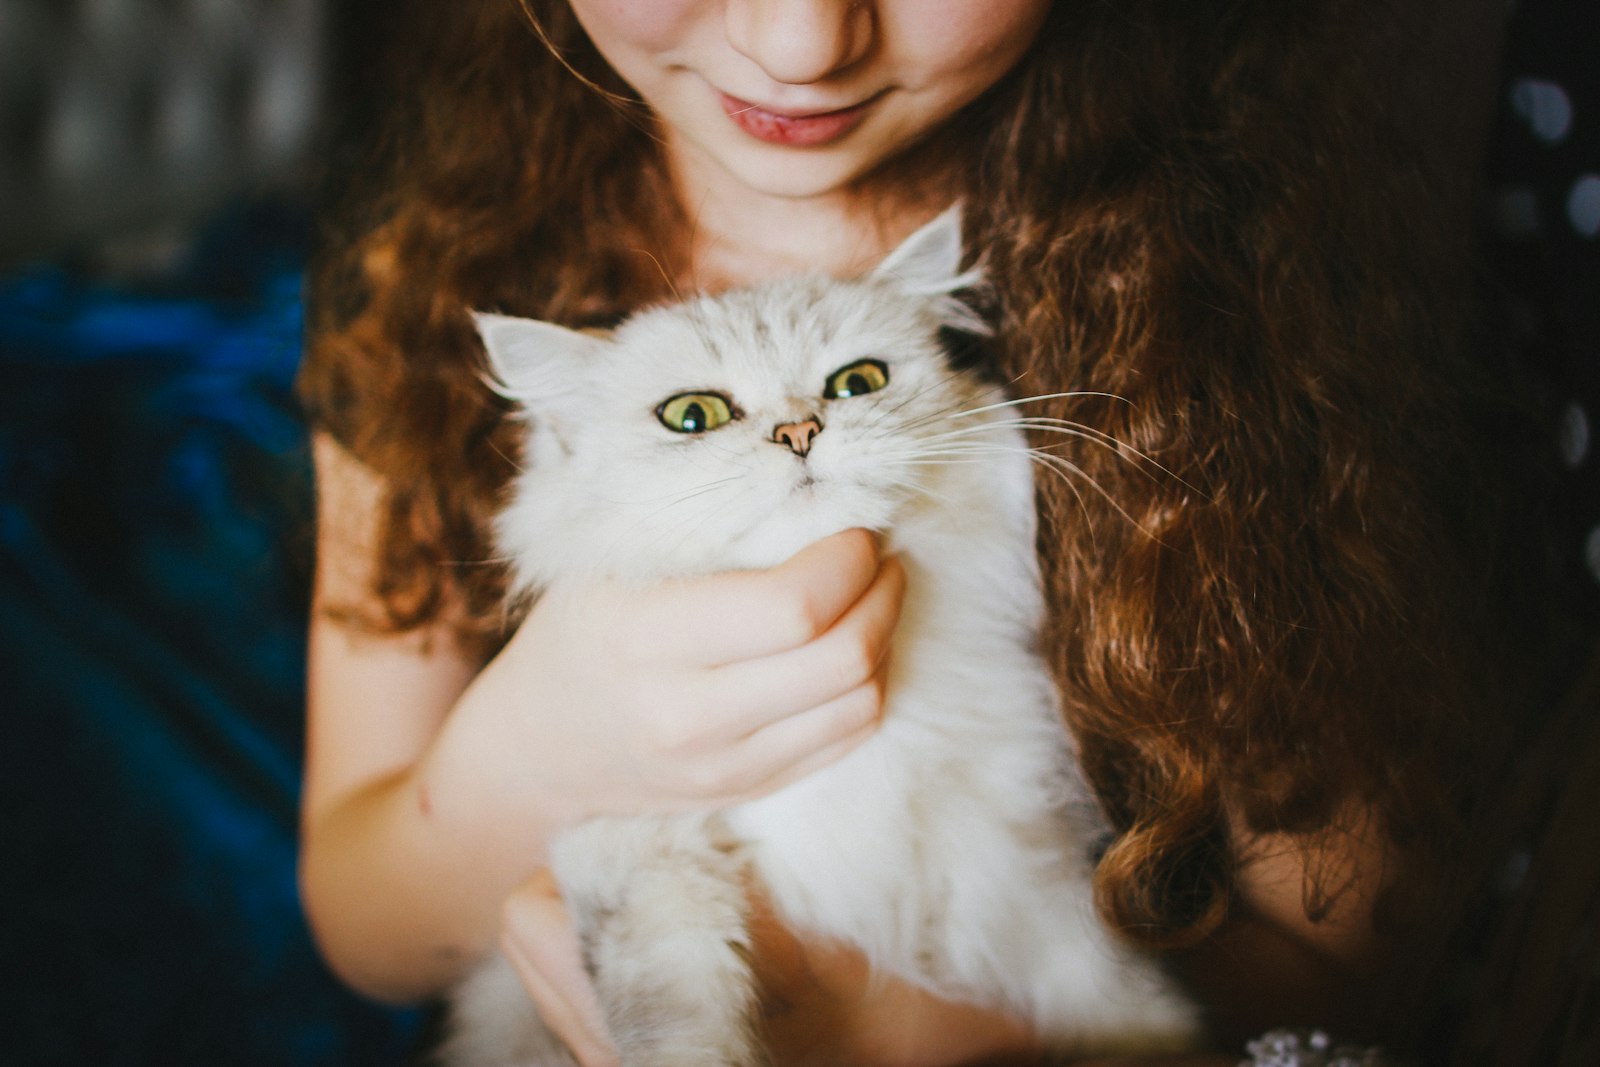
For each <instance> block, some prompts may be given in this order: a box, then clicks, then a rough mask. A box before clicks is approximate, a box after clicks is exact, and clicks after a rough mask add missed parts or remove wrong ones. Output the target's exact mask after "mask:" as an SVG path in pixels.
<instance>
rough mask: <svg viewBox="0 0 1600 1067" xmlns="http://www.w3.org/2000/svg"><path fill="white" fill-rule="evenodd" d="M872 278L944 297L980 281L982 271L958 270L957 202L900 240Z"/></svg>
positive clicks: (959, 257)
mask: <svg viewBox="0 0 1600 1067" xmlns="http://www.w3.org/2000/svg"><path fill="white" fill-rule="evenodd" d="M872 277H874V278H879V279H882V280H884V281H888V282H891V283H893V284H894V285H895V287H896V288H898V289H900V290H902V291H904V292H907V293H910V294H911V295H913V296H944V295H946V294H949V293H953V292H956V291H957V290H960V289H971V288H972V287H973V286H975V285H977V284H978V283H979V282H981V281H982V280H983V272H982V271H981V270H979V269H978V268H976V267H974V268H972V269H971V270H967V271H963V270H962V269H961V204H960V202H959V201H958V202H957V203H954V204H951V205H950V206H949V207H947V208H945V209H944V210H943V211H942V212H940V213H939V215H938V217H937V218H935V219H934V220H933V221H932V222H929V223H927V224H926V225H924V226H923V227H922V228H921V229H919V230H918V231H917V232H916V233H914V234H912V235H911V236H910V237H907V238H906V239H905V240H904V241H902V242H901V243H900V247H899V248H896V249H895V250H894V251H893V252H890V253H889V255H888V257H887V258H885V259H884V261H883V262H882V263H880V264H878V266H877V268H876V269H875V270H873V272H872Z"/></svg>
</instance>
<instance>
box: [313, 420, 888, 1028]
mask: <svg viewBox="0 0 1600 1067" xmlns="http://www.w3.org/2000/svg"><path fill="white" fill-rule="evenodd" d="M315 458H316V466H317V480H318V490H319V518H318V538H317V542H318V545H317V547H318V565H317V575H316V582H315V592H314V598H313V603H314V610H315V614H314V616H313V619H312V623H311V638H310V642H311V647H310V663H309V681H308V708H309V712H308V714H309V723H308V743H307V757H306V781H305V792H304V797H303V802H302V831H301V832H302V853H301V868H300V878H301V885H302V893H303V897H304V900H305V905H306V911H307V915H308V917H309V919H310V921H311V925H312V928H313V930H314V932H315V934H316V936H317V939H318V942H319V944H320V946H321V948H322V951H323V953H324V955H325V956H326V957H327V959H328V962H329V963H330V964H331V965H332V967H333V968H334V970H335V971H336V972H337V973H339V974H340V975H341V976H342V977H343V978H345V979H346V980H347V981H348V982H349V983H350V984H352V985H354V986H355V987H356V988H358V989H361V990H363V991H365V992H367V993H369V994H371V995H374V996H377V997H380V998H384V999H392V1000H410V999H414V998H418V997H422V996H427V995H431V994H435V993H438V992H439V991H441V990H442V989H443V988H444V987H445V986H447V985H448V984H449V983H450V982H451V981H453V980H454V979H456V978H458V977H459V976H460V975H461V974H462V972H463V970H464V969H465V968H466V967H467V966H468V965H469V964H470V963H471V962H472V961H473V960H476V959H478V958H479V957H481V956H482V955H483V954H484V953H485V952H486V951H487V950H488V948H489V947H490V946H491V945H492V944H494V942H495V940H496V938H497V936H498V934H499V933H500V931H501V928H502V925H503V923H502V912H503V909H504V908H505V906H506V902H507V900H508V898H509V897H510V896H511V895H512V891H513V890H514V889H515V888H516V887H517V886H519V885H520V884H522V883H524V882H526V881H528V879H529V878H530V877H531V876H533V875H534V873H535V872H536V871H537V870H538V869H539V868H540V866H541V865H542V863H543V861H544V857H545V849H546V845H547V843H548V841H549V839H550V837H551V835H552V834H553V833H554V832H556V831H557V830H558V829H559V828H561V827H562V826H565V825H568V824H569V823H571V822H574V821H577V820H580V819H583V818H587V817H589V816H592V815H596V814H601V813H630V812H647V811H655V812H661V811H672V810H687V809H693V808H711V807H720V806H726V805H729V804H733V803H737V802H739V801H741V800H746V799H750V798H752V797H755V796H759V795H762V794H764V793H766V792H770V791H771V790H773V789H776V788H778V787H779V786H782V785H784V784H786V783H787V782H789V781H792V780H794V779H795V778H797V777H799V776H801V775H803V774H805V773H808V772H809V771H811V770H814V769H816V768H817V767H820V766H822V765H824V764H826V763H827V762H830V761H831V760H833V759H837V758H838V757H839V756H840V755H842V754H843V753H844V752H846V751H848V750H849V749H850V748H851V747H853V746H854V745H856V744H858V743H860V741H861V740H863V739H865V737H867V736H868V735H869V734H870V733H871V731H872V730H873V729H875V728H876V724H877V717H878V712H879V707H880V701H881V687H882V671H883V655H884V652H885V650H886V649H887V646H888V639H889V635H890V633H891V632H892V630H893V627H894V623H895V621H896V619H897V617H898V611H899V604H900V598H901V595H902V592H903V582H904V576H903V572H902V571H901V569H900V568H899V566H898V565H897V564H894V563H892V562H890V563H882V562H880V560H879V559H878V556H877V551H876V546H875V545H874V543H873V541H872V539H871V538H870V537H869V536H868V535H866V534H865V533H862V532H860V531H850V532H847V533H844V534H840V535H837V536H835V537H832V538H829V539H827V540H825V541H823V542H819V543H818V544H817V545H815V546H812V547H811V548H809V549H807V550H805V551H803V552H801V553H799V554H798V555H797V556H795V557H794V558H793V559H792V560H790V561H789V562H787V563H785V564H783V565H780V566H779V567H776V568H773V569H771V570H769V571H761V572H751V573H747V574H737V575H725V576H717V577H713V578H709V579H699V580H695V581H686V582H679V583H672V584H670V585H664V586H661V587H659V588H656V589H651V590H642V591H641V590H634V589H624V588H618V587H597V588H593V589H586V590H566V591H552V592H551V593H550V594H547V595H546V596H545V597H544V598H542V599H541V600H540V602H539V604H538V605H537V607H536V608H535V609H534V610H533V611H532V612H531V613H530V614H529V616H528V618H527V619H526V620H525V621H524V623H523V625H522V626H521V628H520V629H519V630H518V632H517V634H516V635H515V636H514V637H513V638H512V640H511V641H510V642H509V643H508V644H507V645H506V647H505V648H504V649H503V650H502V651H501V652H500V654H499V655H497V656H496V657H495V659H494V660H493V661H491V662H490V663H489V664H488V665H487V666H483V667H482V669H481V670H480V665H479V664H478V663H476V662H474V661H473V660H472V659H471V658H470V657H468V656H466V655H464V654H463V653H462V652H461V651H459V650H458V649H457V647H456V645H455V643H454V641H453V639H452V637H451V635H450V633H449V630H448V622H449V620H448V617H446V618H444V619H441V620H439V622H438V623H437V624H435V625H434V626H431V627H429V628H426V629H424V630H423V631H421V632H418V633H411V634H405V635H397V636H396V635H377V634H369V633H364V632H361V631H360V630H359V629H358V628H357V627H355V626H352V625H346V624H344V623H341V622H339V621H336V619H335V618H334V617H330V616H329V614H328V612H327V610H326V609H327V608H328V607H329V606H330V605H333V606H340V605H342V606H346V607H348V606H350V605H359V604H362V603H365V602H368V598H369V596H370V594H369V592H368V591H369V590H370V588H371V584H370V578H371V576H372V567H373V562H372V561H373V560H374V558H375V546H376V543H377V542H376V536H375V534H376V530H377V517H378V515H379V513H380V512H379V508H380V506H381V498H382V485H381V483H380V482H379V481H378V480H377V479H376V478H375V477H373V476H372V474H371V473H370V472H368V471H367V470H365V469H364V468H363V467H362V466H361V465H360V464H359V463H358V462H356V461H355V460H354V459H353V458H352V457H350V456H349V455H348V454H347V453H345V452H344V451H342V450H341V449H340V448H339V447H338V446H337V445H335V444H334V443H332V442H331V441H330V440H328V439H326V438H319V439H318V440H317V441H316V442H315ZM707 709H715V713H714V714H708V713H707Z"/></svg>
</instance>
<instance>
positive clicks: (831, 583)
mask: <svg viewBox="0 0 1600 1067" xmlns="http://www.w3.org/2000/svg"><path fill="white" fill-rule="evenodd" d="M878 569H879V565H878V547H877V542H876V541H875V540H874V539H873V536H872V535H871V534H870V533H868V532H867V531H865V530H845V531H843V532H842V533H837V534H834V535H832V536H831V537H825V538H823V539H822V540H820V541H818V542H816V543H815V544H812V545H809V546H807V547H806V548H803V549H801V550H800V551H799V552H797V553H796V554H795V555H794V556H792V557H790V558H789V559H788V560H786V561H785V562H783V563H780V564H779V565H778V566H776V567H772V568H770V569H767V570H761V571H733V572H730V573H727V574H718V575H712V576H711V577H708V578H697V579H692V580H689V581H683V582H669V583H668V584H666V585H665V586H662V587H661V588H660V589H658V590H654V591H652V592H650V593H649V594H647V595H646V596H645V597H643V598H642V600H641V601H639V602H638V603H637V604H636V606H635V611H634V615H633V619H632V625H631V630H632V632H633V633H634V634H635V636H636V637H637V638H638V641H637V642H636V643H637V644H638V645H639V647H650V648H653V649H654V650H655V656H656V657H657V658H658V659H660V660H663V661H670V662H678V663H687V664H690V665H693V666H701V667H714V666H718V665H721V664H727V663H735V662H738V661H740V660H746V659H755V658H760V657H764V656H770V655H774V654H776V653H779V652H784V651H787V650H789V649H792V648H798V647H799V646H801V645H804V644H806V643H808V642H810V641H813V640H815V639H816V638H817V637H818V636H820V635H822V634H824V633H826V632H827V631H828V630H829V629H830V628H831V627H832V626H833V625H834V623H835V622H837V621H838V620H839V618H840V617H841V616H842V615H844V614H845V612H846V611H848V610H849V609H850V606H851V605H852V604H854V603H855V602H856V601H857V600H859V599H860V598H861V595H862V594H863V593H864V592H865V591H866V589H867V588H868V587H869V586H870V585H871V584H872V582H873V579H874V578H875V577H876V576H877V573H878Z"/></svg>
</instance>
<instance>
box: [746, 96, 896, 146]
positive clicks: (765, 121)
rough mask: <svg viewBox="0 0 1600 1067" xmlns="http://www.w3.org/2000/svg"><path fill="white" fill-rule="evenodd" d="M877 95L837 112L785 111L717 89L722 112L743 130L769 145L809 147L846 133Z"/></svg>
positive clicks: (847, 134)
mask: <svg viewBox="0 0 1600 1067" xmlns="http://www.w3.org/2000/svg"><path fill="white" fill-rule="evenodd" d="M881 95H882V94H881V93H880V94H878V95H875V96H872V97H870V98H868V99H866V100H863V101H862V102H861V103H859V104H854V105H852V106H850V107H846V108H840V109H838V110H837V111H813V112H809V113H804V114H784V113H781V112H777V111H770V110H768V109H766V108H764V107H761V106H760V105H757V104H752V103H751V102H750V101H748V100H741V99H739V98H738V97H736V96H729V95H728V94H727V93H724V92H721V91H718V93H717V99H718V102H719V103H721V104H722V110H723V112H724V113H725V114H726V115H727V116H728V118H730V119H732V120H733V123H734V125H736V126H738V127H739V128H740V129H741V130H743V131H744V132H745V133H747V134H749V135H750V136H751V137H754V138H755V139H756V140H758V141H765V142H766V143H768V144H776V145H785V146H788V147H791V148H811V147H815V146H818V145H827V144H832V143H833V142H835V141H839V140H842V139H844V138H845V137H847V136H849V134H850V133H851V132H852V131H853V130H854V129H855V128H856V127H857V126H859V125H861V122H862V120H863V119H865V118H866V117H867V112H868V111H870V110H871V109H872V105H873V104H874V103H875V102H876V101H877V100H878V96H881Z"/></svg>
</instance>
